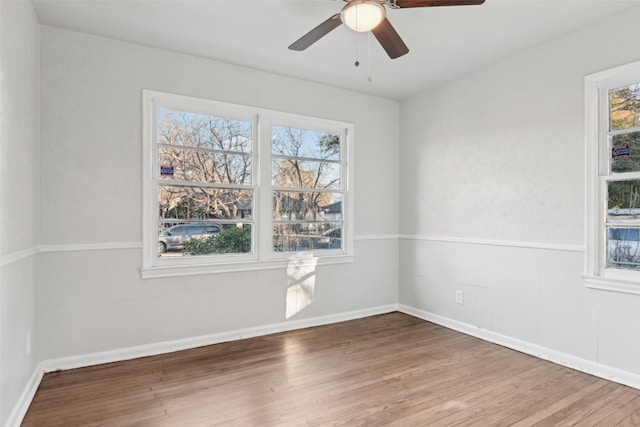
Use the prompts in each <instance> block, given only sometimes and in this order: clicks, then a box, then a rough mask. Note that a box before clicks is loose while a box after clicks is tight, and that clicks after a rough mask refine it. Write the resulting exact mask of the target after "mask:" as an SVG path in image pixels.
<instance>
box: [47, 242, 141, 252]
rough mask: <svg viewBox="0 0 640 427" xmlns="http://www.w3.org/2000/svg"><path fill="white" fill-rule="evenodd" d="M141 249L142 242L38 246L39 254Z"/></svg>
mask: <svg viewBox="0 0 640 427" xmlns="http://www.w3.org/2000/svg"><path fill="white" fill-rule="evenodd" d="M140 248H142V243H141V242H107V243H78V244H65V245H38V252H42V253H47V252H80V251H108V250H114V249H140Z"/></svg>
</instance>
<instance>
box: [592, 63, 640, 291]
mask: <svg viewBox="0 0 640 427" xmlns="http://www.w3.org/2000/svg"><path fill="white" fill-rule="evenodd" d="M585 98H586V101H587V109H586V113H587V117H586V125H587V129H586V136H587V138H586V139H587V174H588V176H587V239H586V243H587V247H586V263H585V264H586V270H587V271H586V274H585V278H586V280H587V285H588V286H590V287H595V288H601V289H609V290H616V291H622V292H630V293H637V294H640V62H639V63H634V64H630V65H626V66H623V67H618V68H615V69H612V70H608V71H605V72H602V73H598V74H594V75H592V76H588V77H587V78H586V97H585Z"/></svg>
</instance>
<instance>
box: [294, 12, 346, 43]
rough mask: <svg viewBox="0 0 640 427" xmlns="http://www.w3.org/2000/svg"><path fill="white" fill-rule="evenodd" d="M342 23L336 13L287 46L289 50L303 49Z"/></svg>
mask: <svg viewBox="0 0 640 427" xmlns="http://www.w3.org/2000/svg"><path fill="white" fill-rule="evenodd" d="M340 24H342V20H341V19H340V14H339V13H336V14H335V15H333V16H332V17H331V18H329V19H327V20H326V21H324V22H323V23H322V24H320V25H318V26H317V27H315V28H314V29H313V30H311V31H309V32H308V33H307V34H305V35H304V36H302V37H300V38H299V39H298V40H296V41H295V42H294V43H292V44H291V46H289V49H291V50H305V49H306V48H308V47H309V46H311V45H312V44H314V43H315V42H317V41H318V40H320V39H321V38H323V37H324V36H326V35H327V34H329V33H330V32H331V31H333V30H335V29H336V28H338V27H339V26H340Z"/></svg>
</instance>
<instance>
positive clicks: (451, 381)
mask: <svg viewBox="0 0 640 427" xmlns="http://www.w3.org/2000/svg"><path fill="white" fill-rule="evenodd" d="M341 425H342V426H367V427H376V426H398V427H407V426H430V427H431V426H434V427H444V426H518V427H524V426H534V425H538V426H550V425H580V426H583V425H584V426H595V425H599V426H615V425H620V426H632V425H640V390H636V389H632V388H629V387H626V386H622V385H619V384H615V383H612V382H609V381H606V380H603V379H600V378H596V377H593V376H590V375H587V374H584V373H581V372H577V371H574V370H571V369H568V368H565V367H562V366H559V365H555V364H553V363H550V362H547V361H543V360H539V359H536V358H534V357H531V356H528V355H525V354H522V353H519V352H516V351H512V350H509V349H506V348H504V347H501V346H498V345H495V344H491V343H487V342H484V341H482V340H479V339H477V338H473V337H469V336H466V335H464V334H460V333H458V332H455V331H452V330H449V329H446V328H443V327H441V326H438V325H434V324H432V323H429V322H424V321H422V320H420V319H416V318H414V317H411V316H408V315H405V314H401V313H391V314H386V315H380V316H372V317H368V318H365V319H359V320H353V321H349V322H342V323H337V324H332V325H326V326H321V327H315V328H308V329H303V330H298V331H291V332H285V333H281V334H274V335H269V336H265V337H257V338H251V339H246V340H240V341H233V342H228V343H223V344H217V345H212V346H206V347H200V348H195V349H191V350H186V351H180V352H175V353H170V354H164V355H159V356H154V357H146V358H141V359H137V360H130V361H125V362H118V363H111V364H106V365H100V366H93V367H89V368H83V369H75V370H70V371H62V372H53V373H48V374H46V375H45V376H44V378H43V380H42V383H41V384H40V387H39V389H38V391H37V393H36V395H35V397H34V399H33V402H32V404H31V407H30V408H29V410H28V411H27V414H26V416H25V419H24V422H23V426H24V427H31V426H47V427H56V426H65V427H66V426H83V427H84V426H123V427H125V426H126V427H132V426H139V427H147V426H153V427H174V426H196V427H199V426H306V427H311V426H341Z"/></svg>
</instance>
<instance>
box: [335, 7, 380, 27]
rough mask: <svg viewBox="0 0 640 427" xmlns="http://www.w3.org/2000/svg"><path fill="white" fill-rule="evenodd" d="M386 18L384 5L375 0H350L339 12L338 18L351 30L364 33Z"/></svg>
mask: <svg viewBox="0 0 640 427" xmlns="http://www.w3.org/2000/svg"><path fill="white" fill-rule="evenodd" d="M384 18H386V12H385V9H384V6H383V5H381V4H380V3H378V2H376V1H352V2H350V3H349V4H347V5H346V6H345V7H344V9H342V12H341V13H340V19H341V20H342V22H343V23H344V25H346V26H347V27H349V28H351V29H352V30H353V31H357V32H359V33H364V32H366V31H371V30H372V29H374V28H375V27H377V26H378V25H379V24H380V23H381V22H382V21H383V20H384Z"/></svg>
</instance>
